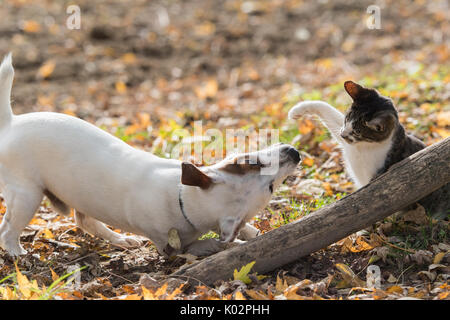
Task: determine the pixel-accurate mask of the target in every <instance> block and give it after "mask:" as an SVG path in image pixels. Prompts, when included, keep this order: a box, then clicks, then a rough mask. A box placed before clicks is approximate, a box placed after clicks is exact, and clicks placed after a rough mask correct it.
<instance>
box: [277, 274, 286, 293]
mask: <svg viewBox="0 0 450 320" xmlns="http://www.w3.org/2000/svg"><path fill="white" fill-rule="evenodd" d="M288 287H289V286H288V284H287V281H286V280H284V279H281V278H280V276H277V282H276V284H275V290H276V291H277V293H281V292H283V291H284V290H286V289H287V288H288Z"/></svg>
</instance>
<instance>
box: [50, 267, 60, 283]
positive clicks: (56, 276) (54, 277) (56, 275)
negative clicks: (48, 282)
mask: <svg viewBox="0 0 450 320" xmlns="http://www.w3.org/2000/svg"><path fill="white" fill-rule="evenodd" d="M50 271H51V273H52V280H53V281H56V280H58V279H59V276H58V274H57V273H56V272H55V271H53V269H52V268H50Z"/></svg>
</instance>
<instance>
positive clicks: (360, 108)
mask: <svg viewBox="0 0 450 320" xmlns="http://www.w3.org/2000/svg"><path fill="white" fill-rule="evenodd" d="M344 87H345V90H346V91H347V93H348V94H349V95H350V96H351V97H352V99H353V104H352V105H351V107H350V108H349V109H348V110H347V113H346V115H345V122H344V127H342V128H341V137H342V138H343V139H344V140H345V141H346V142H347V143H350V144H355V143H358V142H382V141H384V140H386V139H388V138H389V137H390V136H391V134H392V132H393V130H394V129H395V128H396V126H397V124H398V116H397V111H396V110H395V107H394V104H393V103H392V101H391V99H389V98H386V97H383V96H382V95H380V94H379V93H378V92H377V91H376V90H374V89H367V88H364V87H362V86H360V85H358V84H356V83H354V82H352V81H346V82H345V84H344Z"/></svg>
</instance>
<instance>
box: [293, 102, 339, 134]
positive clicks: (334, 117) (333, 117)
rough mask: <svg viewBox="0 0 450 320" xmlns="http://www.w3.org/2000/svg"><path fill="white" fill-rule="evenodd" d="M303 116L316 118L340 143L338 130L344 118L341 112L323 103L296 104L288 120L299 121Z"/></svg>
mask: <svg viewBox="0 0 450 320" xmlns="http://www.w3.org/2000/svg"><path fill="white" fill-rule="evenodd" d="M303 116H316V117H318V118H319V119H320V121H321V122H322V123H323V124H324V125H325V126H326V127H327V129H328V130H329V131H330V133H331V134H332V135H333V136H334V138H335V139H337V140H338V141H342V138H341V136H340V130H341V128H342V127H343V126H344V119H345V116H344V114H343V113H342V112H340V111H339V110H337V109H336V108H334V107H333V106H331V105H330V104H328V103H326V102H325V101H320V100H313V101H302V102H299V103H297V104H296V105H295V106H293V107H292V108H291V110H289V113H288V117H289V119H299V118H301V117H303Z"/></svg>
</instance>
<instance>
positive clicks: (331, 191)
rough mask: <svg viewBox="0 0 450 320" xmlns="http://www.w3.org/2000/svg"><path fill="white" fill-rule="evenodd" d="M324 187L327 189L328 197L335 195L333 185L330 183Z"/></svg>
mask: <svg viewBox="0 0 450 320" xmlns="http://www.w3.org/2000/svg"><path fill="white" fill-rule="evenodd" d="M322 186H323V188H324V189H325V191H326V194H327V196H332V195H333V189H331V185H330V184H329V183H328V182H324V183H322Z"/></svg>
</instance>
